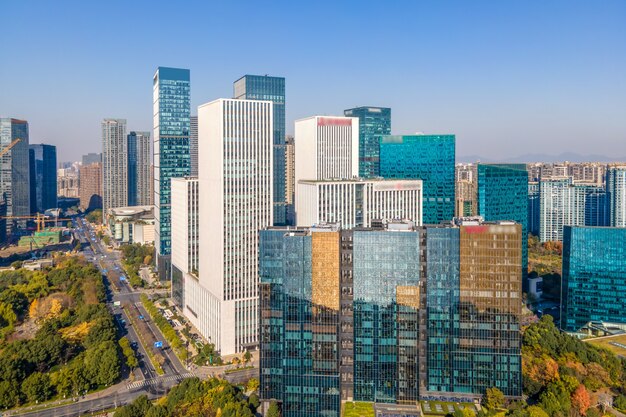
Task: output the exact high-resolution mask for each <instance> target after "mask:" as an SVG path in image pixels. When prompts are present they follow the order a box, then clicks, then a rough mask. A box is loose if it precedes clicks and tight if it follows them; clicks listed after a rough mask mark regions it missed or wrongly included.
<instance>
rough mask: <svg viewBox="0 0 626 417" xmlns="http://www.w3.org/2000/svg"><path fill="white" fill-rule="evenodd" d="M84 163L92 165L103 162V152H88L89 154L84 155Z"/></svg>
mask: <svg viewBox="0 0 626 417" xmlns="http://www.w3.org/2000/svg"><path fill="white" fill-rule="evenodd" d="M82 160H83V165H91V164H95V163H100V162H102V154H101V153H88V154H87V155H83V158H82Z"/></svg>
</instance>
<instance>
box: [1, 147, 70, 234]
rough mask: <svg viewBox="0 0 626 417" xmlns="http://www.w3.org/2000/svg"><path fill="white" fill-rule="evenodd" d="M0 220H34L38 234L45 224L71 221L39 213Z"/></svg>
mask: <svg viewBox="0 0 626 417" xmlns="http://www.w3.org/2000/svg"><path fill="white" fill-rule="evenodd" d="M0 156H1V155H0ZM0 219H7V220H33V219H34V220H35V224H36V225H37V231H38V232H41V231H42V230H43V229H44V228H45V227H46V223H47V222H58V221H66V220H72V219H61V218H58V217H54V218H49V217H48V216H44V215H43V214H41V213H37V214H36V215H34V216H0Z"/></svg>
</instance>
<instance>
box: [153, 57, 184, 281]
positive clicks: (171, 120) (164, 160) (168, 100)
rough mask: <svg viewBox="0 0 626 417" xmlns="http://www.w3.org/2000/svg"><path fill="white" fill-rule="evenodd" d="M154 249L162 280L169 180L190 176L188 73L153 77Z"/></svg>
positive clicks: (165, 71)
mask: <svg viewBox="0 0 626 417" xmlns="http://www.w3.org/2000/svg"><path fill="white" fill-rule="evenodd" d="M153 103H154V142H153V152H154V205H155V213H154V214H155V247H156V255H157V261H158V262H157V267H158V270H159V276H160V277H161V279H169V277H170V269H171V262H170V256H171V249H172V247H171V233H172V231H171V187H170V179H171V178H175V177H185V176H189V175H190V173H191V156H190V150H189V129H190V126H189V123H190V111H191V110H190V74H189V70H188V69H180V68H167V67H159V68H158V69H157V71H156V73H155V74H154V78H153Z"/></svg>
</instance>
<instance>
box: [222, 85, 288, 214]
mask: <svg viewBox="0 0 626 417" xmlns="http://www.w3.org/2000/svg"><path fill="white" fill-rule="evenodd" d="M233 89H234V94H233V97H234V98H236V99H244V100H268V101H271V102H272V104H273V112H274V120H273V123H274V168H273V171H274V224H275V225H285V224H287V203H286V201H285V79H284V78H283V77H270V76H269V75H244V76H243V77H241V78H240V79H238V80H237V81H235V83H234V84H233Z"/></svg>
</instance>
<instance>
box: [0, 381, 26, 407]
mask: <svg viewBox="0 0 626 417" xmlns="http://www.w3.org/2000/svg"><path fill="white" fill-rule="evenodd" d="M20 403H21V401H20V390H19V389H18V388H17V387H16V386H15V384H14V383H13V382H10V381H2V382H0V408H13V407H15V406H18V405H19V404H20Z"/></svg>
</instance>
